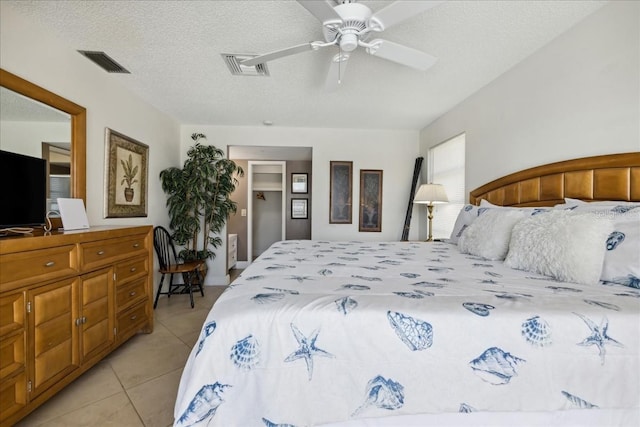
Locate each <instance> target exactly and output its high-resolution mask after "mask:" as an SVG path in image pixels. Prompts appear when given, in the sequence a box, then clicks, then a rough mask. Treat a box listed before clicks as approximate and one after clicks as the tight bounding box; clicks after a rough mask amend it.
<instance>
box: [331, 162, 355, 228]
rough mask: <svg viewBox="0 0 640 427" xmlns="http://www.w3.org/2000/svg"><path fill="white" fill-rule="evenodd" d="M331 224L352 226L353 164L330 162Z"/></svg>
mask: <svg viewBox="0 0 640 427" xmlns="http://www.w3.org/2000/svg"><path fill="white" fill-rule="evenodd" d="M329 168H330V173H329V180H330V181H329V224H351V222H352V214H351V212H352V209H351V208H352V205H353V203H352V201H351V197H352V194H353V193H352V192H353V178H352V176H353V162H341V161H332V162H329Z"/></svg>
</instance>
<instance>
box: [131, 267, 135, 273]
mask: <svg viewBox="0 0 640 427" xmlns="http://www.w3.org/2000/svg"><path fill="white" fill-rule="evenodd" d="M136 270H137V268H135V267H131V270H129V271H130V272H131V273H133V272H134V271H136Z"/></svg>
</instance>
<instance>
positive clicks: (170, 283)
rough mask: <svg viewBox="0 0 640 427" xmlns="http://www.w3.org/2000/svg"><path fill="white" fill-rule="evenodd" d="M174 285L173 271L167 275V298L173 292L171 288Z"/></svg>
mask: <svg viewBox="0 0 640 427" xmlns="http://www.w3.org/2000/svg"><path fill="white" fill-rule="evenodd" d="M175 286H176V285H174V284H173V273H171V276H169V292H167V298H171V294H172V293H173V289H172V288H174V287H175Z"/></svg>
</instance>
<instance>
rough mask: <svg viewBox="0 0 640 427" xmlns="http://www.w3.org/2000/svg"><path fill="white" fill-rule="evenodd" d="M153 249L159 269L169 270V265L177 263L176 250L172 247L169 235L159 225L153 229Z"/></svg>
mask: <svg viewBox="0 0 640 427" xmlns="http://www.w3.org/2000/svg"><path fill="white" fill-rule="evenodd" d="M153 247H154V249H155V250H156V255H158V263H159V264H160V268H161V269H166V268H169V266H170V265H172V264H177V263H178V262H177V260H178V257H177V255H176V248H175V246H174V245H173V239H172V238H171V234H169V232H168V231H167V229H166V228H164V227H162V226H160V225H159V226H157V227H155V228H154V229H153Z"/></svg>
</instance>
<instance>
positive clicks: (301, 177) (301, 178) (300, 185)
mask: <svg viewBox="0 0 640 427" xmlns="http://www.w3.org/2000/svg"><path fill="white" fill-rule="evenodd" d="M307 181H308V175H307V174H306V173H292V174H291V192H292V193H296V194H307V193H308V192H309V188H308V186H307Z"/></svg>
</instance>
